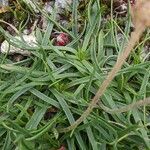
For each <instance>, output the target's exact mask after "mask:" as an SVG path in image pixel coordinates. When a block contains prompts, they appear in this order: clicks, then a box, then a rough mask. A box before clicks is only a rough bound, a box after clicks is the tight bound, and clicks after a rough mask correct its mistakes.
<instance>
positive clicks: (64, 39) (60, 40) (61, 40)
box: [55, 33, 69, 46]
mask: <svg viewBox="0 0 150 150" xmlns="http://www.w3.org/2000/svg"><path fill="white" fill-rule="evenodd" d="M68 43H69V36H68V34H66V33H60V34H59V35H58V36H57V37H56V43H55V45H56V46H65V45H67V44H68Z"/></svg>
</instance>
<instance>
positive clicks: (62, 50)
mask: <svg viewBox="0 0 150 150" xmlns="http://www.w3.org/2000/svg"><path fill="white" fill-rule="evenodd" d="M77 5H78V4H77V3H76V2H75V1H74V2H73V7H74V8H73V9H74V10H73V12H72V13H73V14H72V21H73V22H74V23H75V25H76V26H74V24H73V25H72V31H68V30H67V33H69V34H70V35H71V36H72V42H71V43H70V44H68V45H67V46H65V47H59V46H53V45H52V43H51V41H50V40H49V36H50V34H51V32H52V29H53V28H54V26H57V27H58V28H59V29H61V30H62V31H66V29H64V28H63V27H62V26H61V25H59V23H57V22H56V21H55V19H54V18H55V17H54V14H53V15H52V16H48V15H47V14H45V13H44V12H42V13H43V15H45V16H47V18H48V19H49V22H48V25H47V29H46V31H45V32H44V31H41V30H39V29H38V28H37V30H36V38H37V41H38V44H37V46H36V47H31V46H29V45H27V43H24V41H20V40H18V39H15V38H14V37H13V36H11V35H10V34H8V33H7V32H5V30H4V29H3V28H2V27H0V32H1V33H3V35H4V36H5V37H6V38H7V39H9V41H11V44H12V45H15V46H16V47H20V48H23V49H28V50H29V51H31V53H32V56H30V57H29V58H27V59H25V60H22V61H20V62H17V63H16V62H12V61H11V60H10V59H9V58H7V57H4V55H2V54H1V55H0V62H1V64H0V149H2V150H6V149H7V150H12V149H19V150H30V149H31V150H34V149H35V150H47V149H58V148H59V147H61V146H62V145H65V147H66V149H69V150H71V149H81V150H85V149H87V150H99V149H110V150H111V149H119V150H124V149H127V150H134V149H135V150H137V149H150V139H149V136H150V132H149V121H150V119H149V115H150V114H149V106H144V107H141V108H137V109H133V110H131V111H129V112H126V113H119V114H109V113H107V112H104V111H103V110H102V109H101V107H99V105H100V104H99V105H97V107H96V108H95V109H94V111H93V112H92V113H91V114H90V115H89V116H88V118H86V119H85V120H84V122H83V123H82V124H81V125H80V126H79V127H78V128H77V129H76V130H75V131H72V133H66V134H62V133H61V134H60V133H59V132H58V129H59V128H63V127H67V126H69V125H70V124H72V123H73V122H74V121H75V120H76V119H77V118H78V117H79V116H80V115H81V114H82V113H83V112H84V110H85V109H86V108H87V106H88V103H89V101H90V100H91V98H92V97H93V95H94V94H95V93H96V91H97V89H98V87H99V85H100V84H101V83H102V81H103V80H104V79H105V77H106V75H107V72H108V71H109V70H110V69H111V68H112V67H113V65H114V63H115V61H116V58H117V55H118V52H120V51H121V50H122V47H123V46H124V41H123V42H121V43H119V42H118V41H117V34H116V33H117V32H118V31H120V28H119V26H118V24H117V20H113V18H111V20H110V22H109V23H108V22H106V23H104V22H103V20H102V18H101V15H103V14H102V13H103V11H104V8H103V6H102V8H103V9H102V11H101V6H100V3H99V1H98V0H95V1H94V0H91V1H90V2H89V3H88V6H87V7H86V9H87V10H86V13H87V14H86V16H87V17H86V18H85V20H82V23H83V24H84V23H85V22H87V23H86V24H85V28H83V31H81V33H78V32H77V25H78V20H77V15H82V14H81V12H78V11H77ZM84 13H85V12H84ZM84 15H85V14H84ZM83 18H84V17H83ZM129 27H130V21H129V23H128V24H126V32H125V33H124V34H123V35H124V40H126V38H127V37H128V34H129V32H127V31H128V28H129ZM121 32H122V31H121ZM80 39H82V40H80ZM139 55H140V54H139V53H138V54H136V53H134V54H131V57H132V58H130V59H129V61H127V62H126V63H125V65H124V67H123V68H122V69H121V70H120V72H119V73H118V74H117V77H116V78H115V80H113V82H112V83H111V85H110V86H109V88H108V89H107V91H106V92H105V94H104V95H103V96H102V97H101V100H102V103H103V104H104V105H105V106H106V107H109V108H112V109H113V108H120V107H122V106H125V105H128V104H130V103H132V102H135V101H138V100H139V99H143V98H145V97H148V96H150V82H149V81H150V78H149V76H150V68H149V66H150V62H147V61H142V60H141V59H140V57H139ZM130 60H134V61H132V62H133V63H130ZM52 109H55V111H54V112H53V111H52ZM48 110H49V114H50V116H48ZM46 117H47V119H46Z"/></svg>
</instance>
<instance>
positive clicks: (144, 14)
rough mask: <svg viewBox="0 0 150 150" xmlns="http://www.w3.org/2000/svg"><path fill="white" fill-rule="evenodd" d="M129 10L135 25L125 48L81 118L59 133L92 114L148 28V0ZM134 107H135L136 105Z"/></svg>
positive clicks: (149, 12) (149, 21)
mask: <svg viewBox="0 0 150 150" xmlns="http://www.w3.org/2000/svg"><path fill="white" fill-rule="evenodd" d="M130 10H131V17H132V20H133V23H134V25H135V31H134V32H133V33H132V34H131V38H130V40H129V43H128V45H127V47H126V48H125V50H124V51H123V52H122V53H121V54H120V55H119V56H118V59H117V62H116V64H115V65H114V67H113V68H112V70H111V71H110V72H109V73H108V76H107V77H106V79H105V80H104V81H103V83H102V85H101V86H100V88H99V90H98V91H97V93H96V95H95V96H94V98H93V99H92V101H91V102H90V104H89V106H88V108H87V109H86V110H85V111H84V113H83V114H82V115H81V117H80V118H79V119H77V120H76V121H75V122H74V123H73V124H72V125H71V126H69V127H67V128H64V129H61V130H59V131H60V132H68V131H70V130H74V129H75V128H76V127H77V126H78V125H79V124H80V123H81V122H82V121H83V120H84V119H85V118H86V117H87V116H88V115H89V114H90V113H91V112H92V110H93V108H94V107H95V106H96V104H97V102H98V101H99V98H100V97H101V96H102V95H103V94H104V92H105V90H106V88H107V87H108V86H109V84H110V83H111V81H112V80H113V79H114V77H115V75H116V73H117V72H118V71H119V70H120V69H121V67H122V65H123V64H124V62H125V60H126V59H127V57H128V56H129V54H130V52H131V51H132V49H133V48H134V46H135V44H136V43H137V42H138V40H139V39H140V36H141V34H142V33H143V32H144V30H145V29H146V28H147V27H150V18H149V17H150V0H137V2H136V4H135V5H134V6H130ZM145 102H146V103H149V101H145ZM146 103H142V105H145V104H146ZM131 105H132V104H131ZM134 105H135V106H136V104H134ZM140 106H141V102H140ZM127 107H128V106H127ZM129 108H130V107H129ZM114 113H115V112H114Z"/></svg>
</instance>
